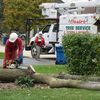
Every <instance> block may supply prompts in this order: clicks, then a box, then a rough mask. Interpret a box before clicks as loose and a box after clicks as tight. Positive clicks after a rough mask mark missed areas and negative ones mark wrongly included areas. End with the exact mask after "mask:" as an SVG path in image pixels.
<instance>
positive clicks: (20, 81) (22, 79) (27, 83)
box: [15, 76, 34, 88]
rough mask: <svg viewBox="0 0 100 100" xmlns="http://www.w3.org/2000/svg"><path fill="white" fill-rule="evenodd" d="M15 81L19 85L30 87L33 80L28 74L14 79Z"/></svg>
mask: <svg viewBox="0 0 100 100" xmlns="http://www.w3.org/2000/svg"><path fill="white" fill-rule="evenodd" d="M15 83H16V84H17V85H19V86H21V87H22V88H23V87H32V86H33V85H34V80H33V79H31V78H30V77H29V76H24V77H19V78H18V79H16V81H15Z"/></svg>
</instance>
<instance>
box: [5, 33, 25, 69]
mask: <svg viewBox="0 0 100 100" xmlns="http://www.w3.org/2000/svg"><path fill="white" fill-rule="evenodd" d="M14 60H17V62H18V63H19V64H21V63H22V62H23V46H22V40H21V39H20V38H19V37H18V35H17V34H16V33H14V32H13V33H11V34H10V37H9V39H8V40H7V42H6V45H5V54H4V60H3V68H7V64H10V63H11V62H12V61H14Z"/></svg>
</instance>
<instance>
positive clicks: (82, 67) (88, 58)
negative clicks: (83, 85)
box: [62, 33, 100, 75]
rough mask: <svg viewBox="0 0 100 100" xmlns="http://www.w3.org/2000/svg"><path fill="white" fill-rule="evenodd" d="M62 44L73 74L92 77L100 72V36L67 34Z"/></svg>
mask: <svg viewBox="0 0 100 100" xmlns="http://www.w3.org/2000/svg"><path fill="white" fill-rule="evenodd" d="M62 44H63V48H64V52H65V56H66V58H68V66H69V72H70V73H71V74H77V75H91V74H98V73H99V72H100V35H98V34H89V33H87V34H75V33H72V34H67V35H65V36H64V37H63V41H62Z"/></svg>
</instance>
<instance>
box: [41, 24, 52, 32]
mask: <svg viewBox="0 0 100 100" xmlns="http://www.w3.org/2000/svg"><path fill="white" fill-rule="evenodd" d="M50 26H51V25H47V26H46V27H45V28H44V29H43V30H42V33H48V32H49V29H50Z"/></svg>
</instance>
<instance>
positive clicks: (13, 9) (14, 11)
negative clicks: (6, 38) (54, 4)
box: [3, 0, 52, 31]
mask: <svg viewBox="0 0 100 100" xmlns="http://www.w3.org/2000/svg"><path fill="white" fill-rule="evenodd" d="M48 1H49V2H51V1H52V0H4V5H5V7H4V12H3V14H4V21H3V26H4V28H5V30H7V31H8V30H11V29H17V30H19V31H24V30H25V22H26V19H27V18H38V17H40V16H41V9H39V5H40V4H41V3H43V2H48Z"/></svg>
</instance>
